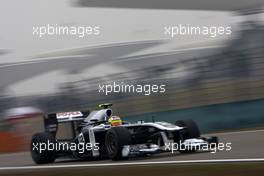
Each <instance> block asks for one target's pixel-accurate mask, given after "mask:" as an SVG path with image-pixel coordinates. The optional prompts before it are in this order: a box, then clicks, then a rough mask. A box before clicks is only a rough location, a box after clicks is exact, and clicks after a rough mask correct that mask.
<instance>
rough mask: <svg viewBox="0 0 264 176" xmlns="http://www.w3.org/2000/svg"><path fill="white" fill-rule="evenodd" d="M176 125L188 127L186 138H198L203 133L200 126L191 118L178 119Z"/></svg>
mask: <svg viewBox="0 0 264 176" xmlns="http://www.w3.org/2000/svg"><path fill="white" fill-rule="evenodd" d="M175 125H177V126H180V127H186V131H185V134H184V139H190V138H198V137H200V135H201V134H200V130H199V127H198V126H197V124H196V123H195V122H194V121H193V120H191V119H186V120H178V121H176V122H175Z"/></svg>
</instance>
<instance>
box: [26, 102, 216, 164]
mask: <svg viewBox="0 0 264 176" xmlns="http://www.w3.org/2000/svg"><path fill="white" fill-rule="evenodd" d="M111 106H112V104H111V103H105V104H101V105H99V107H100V108H101V109H99V110H95V111H92V112H89V111H74V112H62V113H51V114H46V115H45V116H44V128H45V130H44V132H40V133H36V134H34V135H33V136H32V140H31V157H32V159H33V161H34V162H35V163H37V164H45V163H52V162H54V161H55V160H56V159H57V158H60V157H69V158H77V159H87V160H90V159H103V158H110V159H112V160H122V159H128V158H131V157H138V156H146V155H152V154H156V153H161V152H170V151H171V149H172V147H174V146H175V144H176V145H177V146H181V147H182V146H183V147H182V148H183V150H179V152H181V153H189V152H195V151H197V150H199V147H201V146H204V145H209V144H211V143H215V144H216V143H217V142H218V138H217V137H215V136H213V137H207V138H205V137H201V136H200V131H199V128H198V126H197V125H196V123H195V122H194V121H193V120H178V121H176V122H175V123H174V124H172V123H167V122H155V121H152V122H144V121H138V122H135V123H129V122H125V121H122V120H121V118H119V117H118V116H114V115H113V111H112V109H111V108H110V107H111ZM62 123H70V124H71V128H72V129H71V130H72V137H70V138H69V139H57V137H56V136H57V131H58V127H59V124H62ZM172 144H173V145H172ZM80 146H81V147H80ZM179 148H180V147H179Z"/></svg>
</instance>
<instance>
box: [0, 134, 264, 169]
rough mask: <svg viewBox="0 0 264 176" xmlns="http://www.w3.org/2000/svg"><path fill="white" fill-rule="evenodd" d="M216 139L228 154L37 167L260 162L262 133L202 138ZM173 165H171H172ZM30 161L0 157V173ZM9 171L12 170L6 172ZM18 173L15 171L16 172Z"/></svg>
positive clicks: (23, 155)
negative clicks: (226, 147) (226, 146)
mask: <svg viewBox="0 0 264 176" xmlns="http://www.w3.org/2000/svg"><path fill="white" fill-rule="evenodd" d="M212 135H213V136H218V137H219V141H220V142H222V143H229V142H231V143H232V144H231V147H232V149H231V150H230V151H225V150H224V151H217V152H216V153H210V152H197V153H191V154H180V153H178V152H175V153H173V154H172V153H162V154H157V155H152V156H148V157H139V158H133V159H129V160H125V161H118V162H117V161H111V160H97V161H72V160H67V159H65V160H62V159H60V160H58V161H56V162H55V163H52V164H49V165H41V166H47V167H49V166H58V167H60V166H61V167H73V166H78V165H87V166H88V165H89V164H91V165H94V164H95V165H98V166H100V165H101V164H102V165H108V164H114V165H118V164H122V163H128V164H130V163H139V164H140V163H142V164H143V165H144V163H145V164H146V163H148V162H154V163H155V162H157V163H160V164H162V163H166V164H168V163H169V162H170V161H172V162H174V161H175V162H179V163H181V161H183V163H186V162H187V163H188V161H195V162H199V161H200V160H203V161H207V160H212V161H219V160H227V161H228V160H230V161H231V160H234V159H236V160H238V161H239V160H241V159H242V160H243V159H263V161H264V152H263V146H264V137H263V136H264V130H252V131H238V132H225V133H216V134H209V135H205V136H212ZM174 164H175V163H174ZM36 166H38V165H36V164H34V163H33V161H32V160H31V157H30V153H29V152H23V153H12V154H1V155H0V169H1V168H2V169H8V168H6V167H36ZM10 169H12V168H10ZM17 169H19V168H17Z"/></svg>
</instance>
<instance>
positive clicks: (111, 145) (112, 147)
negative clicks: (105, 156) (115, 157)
mask: <svg viewBox="0 0 264 176" xmlns="http://www.w3.org/2000/svg"><path fill="white" fill-rule="evenodd" d="M116 147H117V142H116V140H115V136H114V134H112V133H110V134H108V136H107V151H108V153H109V154H112V153H115V152H116Z"/></svg>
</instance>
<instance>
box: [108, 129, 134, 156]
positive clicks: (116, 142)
mask: <svg viewBox="0 0 264 176" xmlns="http://www.w3.org/2000/svg"><path fill="white" fill-rule="evenodd" d="M131 143H132V140H131V135H130V133H129V131H128V129H126V128H125V127H122V126H119V127H112V128H111V129H109V130H108V131H107V133H106V137H105V146H106V151H107V153H108V157H109V158H110V159H112V160H121V159H123V156H122V150H123V146H125V145H131Z"/></svg>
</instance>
